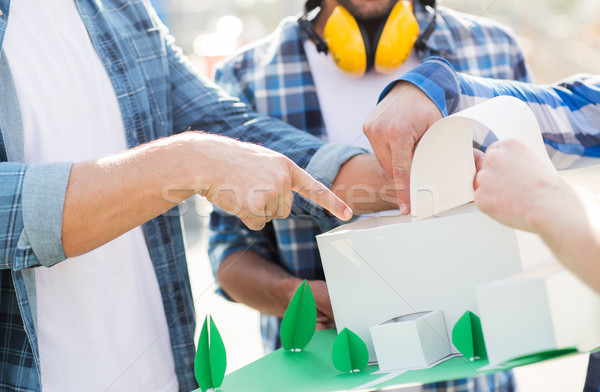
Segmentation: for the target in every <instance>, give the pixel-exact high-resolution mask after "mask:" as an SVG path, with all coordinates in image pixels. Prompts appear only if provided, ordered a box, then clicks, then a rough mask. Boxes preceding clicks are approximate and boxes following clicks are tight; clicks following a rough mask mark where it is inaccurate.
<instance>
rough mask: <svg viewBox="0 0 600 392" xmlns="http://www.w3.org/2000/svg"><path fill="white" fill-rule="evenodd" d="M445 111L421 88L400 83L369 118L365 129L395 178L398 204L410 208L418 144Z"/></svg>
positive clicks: (405, 210) (383, 162) (379, 158)
mask: <svg viewBox="0 0 600 392" xmlns="http://www.w3.org/2000/svg"><path fill="white" fill-rule="evenodd" d="M441 118H442V114H441V113H440V111H439V110H438V108H437V106H435V104H434V103H433V102H432V101H431V100H430V99H429V97H428V96H427V95H426V94H425V93H423V92H422V91H421V90H420V89H418V88H417V87H415V86H414V85H412V84H410V83H408V82H403V81H401V82H398V83H396V85H395V86H394V87H393V88H392V90H391V91H390V92H389V93H388V94H387V95H386V96H385V98H384V99H383V100H381V102H380V103H379V104H378V105H377V107H376V108H375V110H374V111H373V112H372V113H371V114H370V115H369V117H367V119H366V120H365V123H364V125H363V131H364V133H365V135H366V136H367V138H368V139H369V142H370V143H371V146H373V150H374V152H375V155H376V156H377V159H378V161H379V163H380V164H381V166H382V167H383V168H384V170H385V172H386V173H387V175H388V176H389V177H390V178H393V179H394V183H395V187H396V196H397V198H398V207H399V209H400V211H401V212H402V213H404V214H406V213H408V212H409V211H410V189H409V186H410V167H411V164H412V157H413V153H414V149H415V146H416V144H417V143H418V142H419V140H420V139H421V136H423V134H424V133H425V131H426V130H427V129H428V128H429V127H430V126H431V125H433V123H435V122H436V121H437V120H439V119H441Z"/></svg>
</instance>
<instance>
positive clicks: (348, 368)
mask: <svg viewBox="0 0 600 392" xmlns="http://www.w3.org/2000/svg"><path fill="white" fill-rule="evenodd" d="M331 359H332V360H333V366H335V368H336V369H337V370H339V371H340V372H351V373H353V372H358V371H361V370H363V369H364V368H366V367H367V364H368V363H369V351H368V350H367V345H366V344H365V342H364V341H363V340H362V339H361V338H360V336H358V335H357V334H355V333H354V332H352V331H351V330H349V329H348V328H344V329H343V330H342V332H340V333H339V334H338V336H337V337H336V338H335V342H333V349H332V350H331Z"/></svg>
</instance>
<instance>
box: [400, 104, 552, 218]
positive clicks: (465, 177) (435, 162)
mask: <svg viewBox="0 0 600 392" xmlns="http://www.w3.org/2000/svg"><path fill="white" fill-rule="evenodd" d="M482 127H483V129H487V130H491V131H492V132H493V133H494V134H495V135H496V137H497V139H498V140H504V139H517V140H519V141H521V142H522V143H524V144H525V145H526V146H528V147H529V148H530V149H531V150H532V151H533V152H534V153H535V154H536V156H538V157H539V158H540V159H541V160H543V161H544V162H545V163H546V164H547V165H549V166H550V167H552V163H551V162H550V158H549V157H548V154H547V152H546V149H545V147H544V142H543V140H542V134H541V132H540V128H539V125H538V123H537V119H536V118H535V115H534V114H533V112H532V111H531V109H530V108H529V107H528V106H527V105H526V104H524V103H523V102H522V101H520V100H518V99H517V98H513V97H496V98H493V99H491V100H488V101H486V102H483V103H481V104H478V105H475V106H473V107H471V108H469V109H466V110H463V111H461V112H459V113H455V114H453V115H451V116H448V117H446V118H443V119H441V120H440V121H438V122H436V123H435V124H434V125H433V126H432V127H431V128H429V130H428V131H427V132H426V133H425V134H424V135H423V137H422V138H421V140H420V141H419V144H418V145H417V147H416V149H415V153H414V157H413V163H412V167H411V175H410V197H411V211H412V215H413V216H414V217H416V218H417V219H424V218H427V217H430V216H436V215H438V214H439V213H441V212H443V211H446V210H448V209H451V208H454V207H457V206H459V205H462V204H465V203H468V202H470V201H473V197H474V189H473V179H474V177H475V162H474V159H473V134H474V132H475V131H476V130H481V129H482Z"/></svg>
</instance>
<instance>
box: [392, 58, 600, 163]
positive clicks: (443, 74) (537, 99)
mask: <svg viewBox="0 0 600 392" xmlns="http://www.w3.org/2000/svg"><path fill="white" fill-rule="evenodd" d="M457 71H458V70H457V69H455V68H453V67H452V65H451V64H450V63H449V62H448V61H446V60H444V59H442V58H439V57H432V58H429V59H426V60H424V61H423V62H421V64H419V65H418V66H417V67H415V68H414V69H413V70H411V71H410V72H407V73H406V74H405V75H403V76H402V77H401V78H399V80H405V81H408V82H410V83H413V84H414V85H416V86H417V87H419V88H420V89H421V90H422V91H423V92H425V94H427V95H428V96H429V97H430V98H431V99H432V101H433V102H434V103H435V104H436V106H437V107H438V109H439V110H440V112H441V113H442V114H443V115H444V116H447V115H449V114H452V113H456V112H458V111H461V110H463V109H466V108H468V107H471V106H473V105H475V104H477V103H479V102H482V101H484V100H487V99H490V98H493V97H497V96H500V95H509V96H513V97H516V98H519V99H521V100H522V101H524V102H525V103H526V104H527V105H529V107H530V108H531V109H532V110H533V112H534V114H535V116H536V118H537V120H538V123H539V124H540V129H541V131H542V136H543V139H544V143H545V145H546V151H547V152H548V155H549V156H550V159H551V160H552V163H553V164H554V166H555V167H557V168H559V169H561V168H566V167H568V166H571V165H573V164H576V163H577V161H578V159H579V158H581V157H600V76H599V75H586V74H580V75H575V76H572V77H570V78H567V79H564V80H562V81H560V82H557V83H555V84H553V85H547V86H536V85H533V84H528V83H519V82H514V81H507V80H494V79H487V78H481V77H474V76H471V75H467V74H464V73H461V72H457ZM393 83H394V82H393ZM393 83H391V84H390V85H388V86H387V87H386V88H385V89H384V91H383V92H382V94H381V97H383V96H384V95H385V94H386V93H387V92H388V91H389V89H390V87H391V86H392V85H393ZM381 97H380V98H381Z"/></svg>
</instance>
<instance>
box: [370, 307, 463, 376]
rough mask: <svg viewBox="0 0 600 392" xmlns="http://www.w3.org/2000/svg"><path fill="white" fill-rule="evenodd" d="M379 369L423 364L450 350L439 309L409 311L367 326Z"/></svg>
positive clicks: (439, 357) (437, 358)
mask: <svg viewBox="0 0 600 392" xmlns="http://www.w3.org/2000/svg"><path fill="white" fill-rule="evenodd" d="M371 336H372V338H373V345H374V346H375V352H376V353H377V360H378V362H379V369H380V370H383V371H391V370H395V369H406V368H417V367H425V366H428V365H430V364H432V363H433V362H435V361H438V360H440V359H442V358H444V357H446V356H448V355H450V354H451V353H452V349H451V347H450V342H449V341H448V333H447V332H446V324H445V323H444V316H443V314H442V312H441V311H439V310H437V311H433V312H421V313H413V314H409V315H405V316H400V317H396V318H394V319H392V320H389V321H386V322H384V323H382V324H379V325H376V326H374V327H371Z"/></svg>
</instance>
